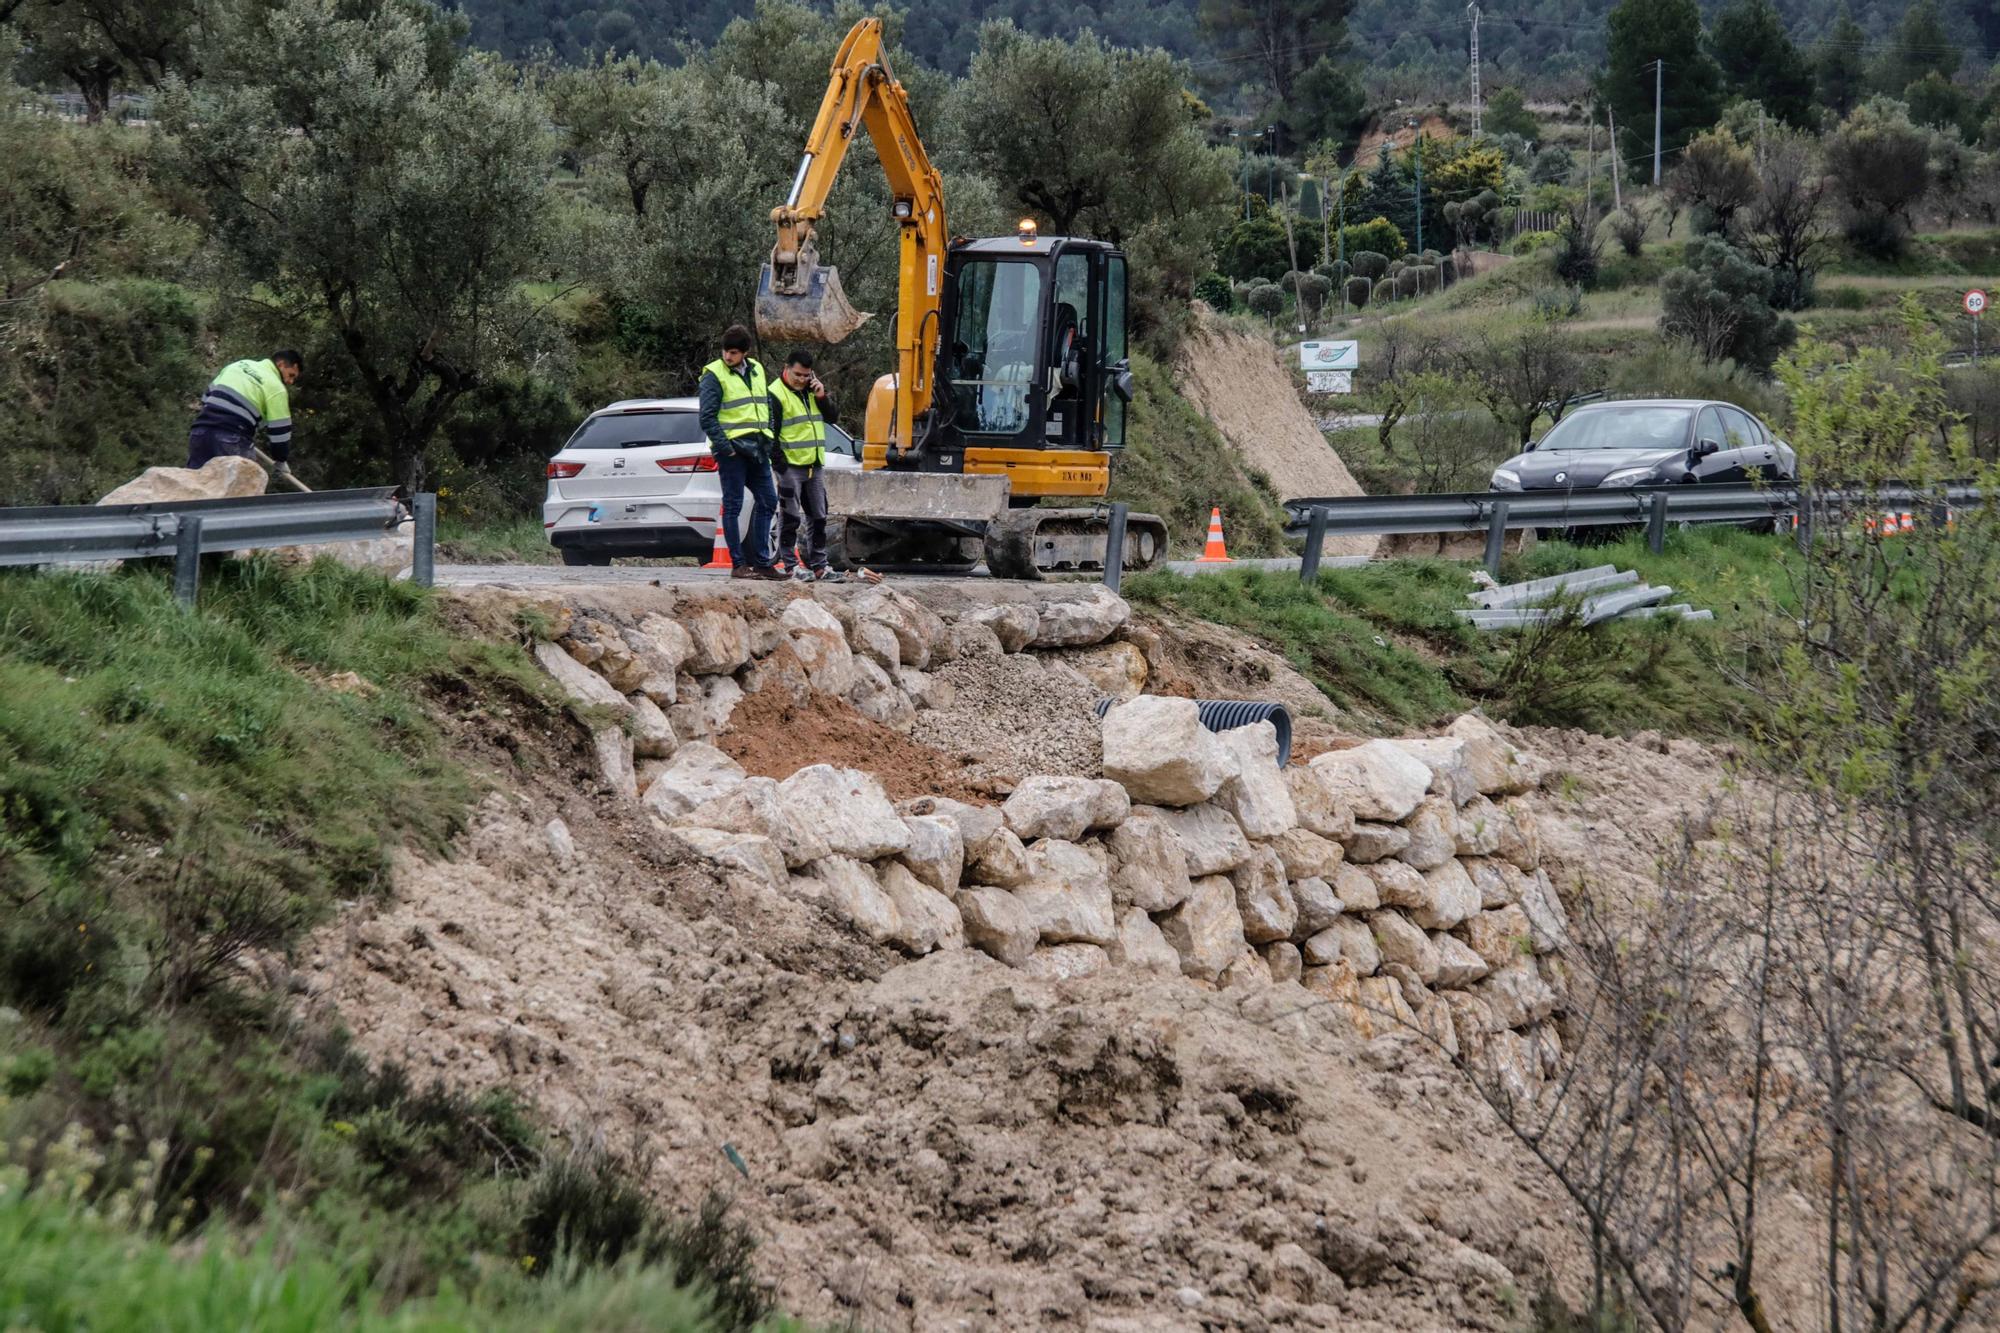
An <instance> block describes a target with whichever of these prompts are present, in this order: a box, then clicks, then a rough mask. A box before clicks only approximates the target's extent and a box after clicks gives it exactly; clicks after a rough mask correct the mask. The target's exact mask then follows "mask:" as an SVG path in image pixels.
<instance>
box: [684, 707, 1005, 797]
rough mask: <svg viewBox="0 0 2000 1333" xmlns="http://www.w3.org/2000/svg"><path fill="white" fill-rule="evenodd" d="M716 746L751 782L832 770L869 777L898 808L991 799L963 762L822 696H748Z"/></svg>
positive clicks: (988, 788)
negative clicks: (924, 800)
mask: <svg viewBox="0 0 2000 1333" xmlns="http://www.w3.org/2000/svg"><path fill="white" fill-rule="evenodd" d="M717 744H718V745H719V746H720V748H721V749H722V751H723V752H724V753H725V754H727V755H728V756H729V757H730V758H731V759H734V760H735V761H736V762H737V763H739V764H741V765H743V768H744V770H745V771H746V772H748V773H751V774H754V775H756V776H759V777H767V778H788V777H790V776H791V775H792V774H794V773H796V772H798V771H799V770H800V769H801V768H804V767H805V766H806V765H808V764H834V765H837V766H839V767H842V768H860V769H866V770H867V771H869V772H871V773H873V774H875V776H876V777H878V778H880V779H881V780H882V785H883V787H884V788H886V789H887V790H888V793H889V795H890V797H891V798H893V799H895V800H898V801H901V800H907V799H909V798H911V797H915V796H949V797H951V798H952V799H953V800H958V801H966V802H969V803H973V804H987V803H990V802H991V801H992V799H993V791H992V786H991V784H990V783H988V782H985V781H982V780H981V779H980V778H979V776H978V775H977V774H976V773H974V772H973V771H972V765H971V764H970V763H968V762H967V761H966V759H965V758H964V757H958V758H954V757H953V756H951V755H947V754H945V753H944V752H943V751H941V750H938V749H935V748H933V747H932V746H929V745H925V744H923V743H922V742H920V741H913V740H911V739H910V738H909V737H908V736H905V735H903V734H902V733H900V732H898V731H896V730H894V729H893V728H890V727H885V726H883V725H882V724H881V723H880V722H877V721H875V720H874V719H872V718H867V717H863V716H862V715H861V714H860V713H858V712H856V711H855V708H854V705H853V704H850V703H847V702H845V701H844V700H840V699H830V698H828V697H827V696H826V695H823V694H814V695H810V696H808V697H807V698H806V699H803V700H797V699H792V698H790V697H788V696H786V695H783V694H780V693H779V692H778V691H775V690H765V691H761V692H759V693H757V694H752V695H748V696H746V697H745V698H744V699H743V701H742V702H741V703H739V704H737V705H736V711H735V712H734V713H733V714H732V715H731V717H730V729H729V730H728V731H727V732H725V733H724V734H723V735H721V736H720V737H717Z"/></svg>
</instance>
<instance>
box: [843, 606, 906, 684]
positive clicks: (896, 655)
mask: <svg viewBox="0 0 2000 1333" xmlns="http://www.w3.org/2000/svg"><path fill="white" fill-rule="evenodd" d="M847 646H848V647H849V648H851V649H853V650H854V651H855V652H856V653H857V654H859V655H860V656H862V657H865V658H867V659H868V660H869V661H871V662H873V663H874V664H875V665H876V666H879V667H881V668H882V669H883V670H884V671H889V672H894V671H897V670H900V669H901V668H902V665H903V644H902V641H901V640H900V639H898V638H897V637H896V631H895V630H893V629H891V628H890V627H889V626H887V625H885V624H883V623H882V622H881V621H879V620H876V619H873V618H872V617H869V616H860V617H857V618H856V620H855V622H854V628H852V629H850V630H849V631H848V632H847Z"/></svg>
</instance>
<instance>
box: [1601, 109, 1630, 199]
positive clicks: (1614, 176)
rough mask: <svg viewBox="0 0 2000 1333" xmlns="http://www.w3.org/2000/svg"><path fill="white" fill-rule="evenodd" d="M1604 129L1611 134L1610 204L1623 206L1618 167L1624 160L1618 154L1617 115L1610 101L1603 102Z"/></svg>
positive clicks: (1622, 164) (1623, 163)
mask: <svg viewBox="0 0 2000 1333" xmlns="http://www.w3.org/2000/svg"><path fill="white" fill-rule="evenodd" d="M1604 131H1605V133H1607V134H1609V135H1610V136H1611V206H1612V207H1613V208H1623V207H1625V198H1624V194H1623V192H1622V191H1620V190H1619V188H1618V169H1619V168H1620V167H1622V166H1624V165H1625V160H1624V159H1623V158H1622V157H1620V156H1619V155H1618V115H1617V113H1616V112H1614V111H1613V110H1612V109H1611V103H1609V102H1606V103H1605V104H1604Z"/></svg>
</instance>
